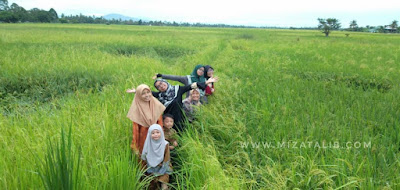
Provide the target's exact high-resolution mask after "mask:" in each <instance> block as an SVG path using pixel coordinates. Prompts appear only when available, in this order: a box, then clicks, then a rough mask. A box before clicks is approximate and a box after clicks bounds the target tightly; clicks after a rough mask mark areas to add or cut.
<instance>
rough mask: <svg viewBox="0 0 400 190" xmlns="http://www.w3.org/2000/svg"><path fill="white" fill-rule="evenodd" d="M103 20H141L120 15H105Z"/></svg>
mask: <svg viewBox="0 0 400 190" xmlns="http://www.w3.org/2000/svg"><path fill="white" fill-rule="evenodd" d="M103 18H105V19H107V20H112V19H115V20H119V19H121V20H122V21H125V20H130V19H132V20H133V21H138V20H140V19H139V18H133V17H129V16H125V15H120V14H108V15H104V16H103Z"/></svg>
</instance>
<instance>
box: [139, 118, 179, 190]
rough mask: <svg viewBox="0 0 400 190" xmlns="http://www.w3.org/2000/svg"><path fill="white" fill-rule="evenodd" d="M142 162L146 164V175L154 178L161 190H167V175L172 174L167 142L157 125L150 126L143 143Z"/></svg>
mask: <svg viewBox="0 0 400 190" xmlns="http://www.w3.org/2000/svg"><path fill="white" fill-rule="evenodd" d="M141 158H142V160H144V161H146V163H147V170H146V173H148V174H152V175H154V176H156V180H157V181H158V182H161V189H168V185H167V183H168V182H169V175H170V174H172V166H171V163H170V152H169V146H168V141H166V140H165V136H164V131H163V130H162V128H161V126H160V125H158V124H153V125H151V126H150V128H149V131H148V133H147V138H146V141H145V142H144V147H143V152H142V156H141Z"/></svg>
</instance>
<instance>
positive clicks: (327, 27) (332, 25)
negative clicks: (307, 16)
mask: <svg viewBox="0 0 400 190" xmlns="http://www.w3.org/2000/svg"><path fill="white" fill-rule="evenodd" d="M318 22H319V24H318V29H319V30H321V31H322V33H324V34H325V36H326V37H328V36H329V34H330V33H331V32H332V31H333V30H339V29H340V27H341V24H340V22H339V20H338V19H336V18H327V19H324V18H318ZM344 30H345V31H352V32H373V33H399V32H400V27H399V25H398V21H397V20H394V21H392V23H390V24H388V25H383V26H369V25H367V26H366V27H365V28H364V27H358V24H357V21H356V20H352V21H351V22H350V24H349V28H346V29H344ZM346 35H347V36H348V34H346Z"/></svg>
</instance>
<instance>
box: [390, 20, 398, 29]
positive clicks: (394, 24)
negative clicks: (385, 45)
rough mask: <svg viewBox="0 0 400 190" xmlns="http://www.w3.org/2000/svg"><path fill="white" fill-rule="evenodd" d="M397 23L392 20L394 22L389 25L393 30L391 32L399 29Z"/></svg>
mask: <svg viewBox="0 0 400 190" xmlns="http://www.w3.org/2000/svg"><path fill="white" fill-rule="evenodd" d="M397 23H398V21H397V20H394V21H393V22H392V24H390V25H389V26H390V28H391V29H393V30H395V29H397V27H399V25H398V24H397Z"/></svg>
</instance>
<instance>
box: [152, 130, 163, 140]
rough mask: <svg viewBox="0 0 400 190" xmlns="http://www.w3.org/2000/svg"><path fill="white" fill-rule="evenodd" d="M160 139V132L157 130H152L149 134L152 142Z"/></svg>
mask: <svg viewBox="0 0 400 190" xmlns="http://www.w3.org/2000/svg"><path fill="white" fill-rule="evenodd" d="M160 137H161V132H160V131H159V130H157V129H154V130H153V131H152V132H151V138H152V139H153V140H155V141H157V140H158V139H160Z"/></svg>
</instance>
